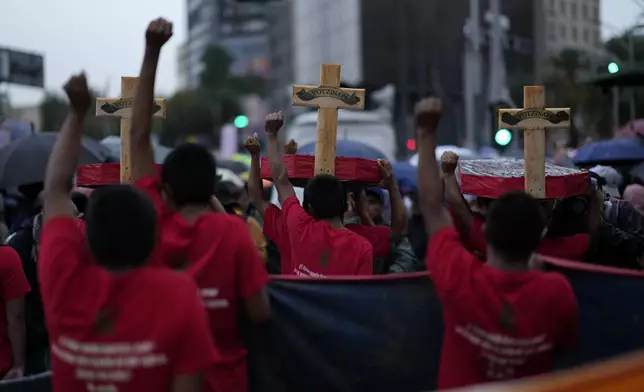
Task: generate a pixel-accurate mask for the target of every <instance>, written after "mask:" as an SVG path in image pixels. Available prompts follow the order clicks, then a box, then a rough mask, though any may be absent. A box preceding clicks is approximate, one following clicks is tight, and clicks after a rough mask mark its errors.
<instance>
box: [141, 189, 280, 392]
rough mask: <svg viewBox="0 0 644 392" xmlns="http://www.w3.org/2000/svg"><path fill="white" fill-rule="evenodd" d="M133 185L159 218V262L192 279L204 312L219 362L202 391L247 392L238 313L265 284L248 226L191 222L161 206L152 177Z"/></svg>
mask: <svg viewBox="0 0 644 392" xmlns="http://www.w3.org/2000/svg"><path fill="white" fill-rule="evenodd" d="M136 185H137V187H139V188H141V189H143V190H144V191H145V192H146V193H147V194H148V195H149V196H150V197H151V198H152V201H153V203H154V205H155V208H156V209H157V212H158V214H159V219H160V226H161V244H160V246H159V254H158V255H157V259H158V260H159V261H160V262H161V263H162V264H164V265H166V266H169V267H175V268H182V269H185V271H186V272H187V273H188V274H189V275H190V276H192V277H193V279H194V280H195V282H196V283H197V286H198V287H199V289H200V293H201V297H202V300H203V302H204V305H205V307H206V310H207V311H208V316H209V319H210V326H211V329H212V335H213V337H214V340H215V345H216V346H217V350H218V352H219V353H220V354H221V356H222V360H221V361H220V362H218V363H217V366H215V367H213V368H212V369H211V371H209V372H208V373H206V380H205V381H206V382H205V388H204V390H205V391H231V392H244V391H246V390H247V389H248V388H247V375H246V346H245V344H244V342H243V340H242V338H241V335H240V333H239V326H238V316H239V314H238V311H239V308H240V307H241V306H242V301H244V300H246V299H248V298H250V297H252V296H254V295H256V294H258V293H260V292H261V291H262V290H263V289H264V287H265V286H266V283H267V282H268V273H267V272H266V268H265V267H264V262H263V260H262V258H261V256H260V254H259V252H258V250H257V247H256V246H255V242H254V241H253V239H252V237H251V235H250V232H249V230H248V226H247V225H246V222H245V221H244V220H243V219H242V218H240V217H239V216H235V215H229V214H220V213H214V212H208V213H204V214H202V215H201V216H199V218H197V220H196V221H195V222H194V223H192V224H190V223H188V222H187V221H186V220H185V219H184V218H183V217H182V216H181V215H180V214H178V213H176V212H174V211H172V210H171V209H170V208H169V207H168V206H166V205H165V203H164V202H163V199H162V197H161V194H160V192H159V189H160V188H159V182H158V180H157V179H156V178H153V177H148V178H143V179H141V180H139V181H137V184H136ZM159 255H160V256H159Z"/></svg>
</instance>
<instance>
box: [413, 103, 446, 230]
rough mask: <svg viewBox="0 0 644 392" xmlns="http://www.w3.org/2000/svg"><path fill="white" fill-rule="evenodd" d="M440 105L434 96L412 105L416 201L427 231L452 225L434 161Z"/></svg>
mask: <svg viewBox="0 0 644 392" xmlns="http://www.w3.org/2000/svg"><path fill="white" fill-rule="evenodd" d="M442 106H443V104H442V102H441V100H440V99H438V98H426V99H423V100H421V101H420V102H418V103H417V104H416V108H415V116H416V136H417V139H418V201H419V204H420V209H421V211H422V213H423V218H424V220H425V228H426V230H427V234H428V235H429V236H430V237H431V236H433V235H434V233H436V232H437V231H438V230H440V229H442V228H444V227H447V226H452V219H451V217H450V216H449V212H448V211H447V208H445V205H444V204H443V199H444V193H443V180H441V178H440V176H439V171H438V164H437V163H436V156H435V153H434V151H435V150H436V133H437V130H438V122H439V121H440V118H441V115H442V111H443V108H442Z"/></svg>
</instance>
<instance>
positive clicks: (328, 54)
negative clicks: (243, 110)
mask: <svg viewBox="0 0 644 392" xmlns="http://www.w3.org/2000/svg"><path fill="white" fill-rule="evenodd" d="M538 1H541V0H521V1H519V0H502V7H501V12H502V13H503V14H505V15H507V16H508V18H509V19H510V20H511V24H510V28H509V31H508V40H507V42H505V49H506V50H505V52H506V57H507V61H506V63H507V64H508V68H509V69H508V82H509V84H510V89H511V92H512V93H513V96H514V95H515V94H517V95H518V96H517V97H515V100H517V101H518V102H521V98H522V96H521V94H522V90H521V88H520V86H523V85H524V84H528V83H531V82H533V79H534V67H535V64H536V61H535V56H534V43H533V38H534V30H535V28H534V26H535V16H534V12H535V7H534V4H535V2H538ZM469 3H470V2H469V0H450V1H443V0H342V1H337V0H286V1H282V2H280V4H279V5H277V6H275V8H272V10H271V12H270V13H269V15H270V16H269V21H270V22H269V36H270V40H269V41H270V43H271V67H272V70H273V76H274V79H273V83H274V84H273V98H274V105H276V106H277V105H279V106H280V107H283V108H288V107H290V93H289V90H288V88H289V86H290V85H291V84H292V83H294V82H296V83H298V84H316V83H318V82H319V70H320V64H322V63H336V64H342V80H343V81H345V82H347V83H349V84H360V85H361V86H362V87H365V88H367V90H368V91H369V90H374V89H377V88H380V87H382V86H384V85H386V84H389V83H393V84H394V85H395V86H396V91H397V92H396V95H397V96H396V113H395V117H396V122H397V132H398V138H397V140H398V149H399V151H400V150H404V149H405V142H406V140H407V138H408V137H409V136H411V129H410V128H411V127H410V121H409V116H410V113H411V106H412V105H413V103H414V102H415V101H416V100H417V99H418V98H419V97H422V96H425V95H428V94H430V93H434V94H439V95H440V96H442V97H443V100H444V107H445V110H444V120H443V122H442V123H443V124H444V126H445V127H446V128H448V129H450V132H443V133H441V137H444V139H443V140H442V142H443V143H450V144H456V143H460V142H461V141H462V139H463V138H464V136H465V135H464V128H465V127H464V120H463V119H464V115H463V112H464V104H463V88H462V87H463V86H462V79H463V52H464V47H465V36H464V33H463V27H464V24H465V21H466V19H467V18H468V17H469ZM486 10H487V1H486V0H482V1H481V11H482V12H481V15H480V20H481V24H482V25H483V26H484V27H485V26H486V22H485V11H486ZM488 27H489V26H488ZM484 45H485V42H484ZM484 51H486V49H485V48H484ZM484 72H485V71H484ZM484 75H485V73H484Z"/></svg>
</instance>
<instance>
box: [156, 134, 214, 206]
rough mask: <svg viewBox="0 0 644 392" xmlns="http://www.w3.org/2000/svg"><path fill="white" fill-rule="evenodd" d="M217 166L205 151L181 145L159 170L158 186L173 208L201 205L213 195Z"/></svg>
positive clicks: (189, 145)
mask: <svg viewBox="0 0 644 392" xmlns="http://www.w3.org/2000/svg"><path fill="white" fill-rule="evenodd" d="M216 176H217V163H216V161H215V157H214V156H213V155H212V154H211V153H210V151H208V150H207V149H206V148H204V147H202V146H200V145H198V144H184V145H181V146H179V147H177V148H175V149H174V150H173V151H172V152H171V153H170V154H168V156H167V157H166V159H165V160H164V161H163V165H162V166H161V182H162V183H163V185H164V190H165V191H166V193H167V194H168V196H169V197H170V199H171V201H172V203H173V204H174V205H175V207H177V208H180V207H184V206H186V205H191V204H199V205H204V204H208V203H209V202H210V199H211V197H212V195H213V193H214V192H215V183H216Z"/></svg>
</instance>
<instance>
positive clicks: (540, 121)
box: [498, 86, 570, 199]
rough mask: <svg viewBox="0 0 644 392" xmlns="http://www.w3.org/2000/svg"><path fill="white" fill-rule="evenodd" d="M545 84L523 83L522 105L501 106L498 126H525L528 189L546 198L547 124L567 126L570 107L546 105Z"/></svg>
mask: <svg viewBox="0 0 644 392" xmlns="http://www.w3.org/2000/svg"><path fill="white" fill-rule="evenodd" d="M545 101H546V99H545V91H544V88H543V86H524V87H523V106H524V107H523V109H499V110H498V113H499V114H498V116H499V128H506V129H520V128H523V129H524V133H525V134H524V142H523V155H524V165H525V190H526V193H528V194H530V195H532V196H533V197H535V198H538V199H545V198H546V132H545V130H546V128H568V127H569V126H570V108H553V109H550V108H546V107H545V106H546V105H545Z"/></svg>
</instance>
